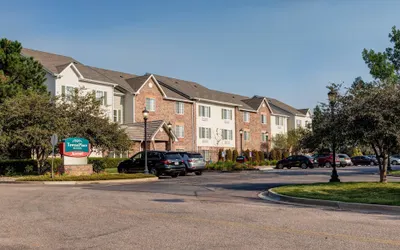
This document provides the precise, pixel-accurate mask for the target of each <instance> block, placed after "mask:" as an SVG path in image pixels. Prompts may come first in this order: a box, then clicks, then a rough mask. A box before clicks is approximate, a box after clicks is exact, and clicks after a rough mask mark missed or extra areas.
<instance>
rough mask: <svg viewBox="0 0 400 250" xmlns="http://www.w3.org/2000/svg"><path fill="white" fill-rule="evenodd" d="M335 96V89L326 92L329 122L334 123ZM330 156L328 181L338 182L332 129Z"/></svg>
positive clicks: (334, 139)
mask: <svg viewBox="0 0 400 250" xmlns="http://www.w3.org/2000/svg"><path fill="white" fill-rule="evenodd" d="M336 98H337V91H336V90H334V89H331V90H330V91H329V93H328V99H329V104H330V106H331V122H332V123H334V121H335V103H336ZM332 154H333V155H332V156H333V160H332V161H333V164H332V175H331V179H330V180H329V182H340V179H339V175H338V173H337V170H336V134H335V131H333V135H332Z"/></svg>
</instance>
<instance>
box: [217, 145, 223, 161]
mask: <svg viewBox="0 0 400 250" xmlns="http://www.w3.org/2000/svg"><path fill="white" fill-rule="evenodd" d="M222 151H224V150H223V149H222V148H220V149H218V161H223V159H222Z"/></svg>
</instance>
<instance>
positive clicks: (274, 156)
mask: <svg viewBox="0 0 400 250" xmlns="http://www.w3.org/2000/svg"><path fill="white" fill-rule="evenodd" d="M271 160H279V152H278V150H277V149H272V150H271Z"/></svg>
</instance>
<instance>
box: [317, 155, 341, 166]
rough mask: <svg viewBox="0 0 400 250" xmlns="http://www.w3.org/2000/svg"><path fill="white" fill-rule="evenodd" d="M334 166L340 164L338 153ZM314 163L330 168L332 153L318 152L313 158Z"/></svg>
mask: <svg viewBox="0 0 400 250" xmlns="http://www.w3.org/2000/svg"><path fill="white" fill-rule="evenodd" d="M335 158H336V159H335V164H336V166H340V158H339V157H338V155H336V157H335ZM314 164H315V165H317V166H319V167H327V168H330V167H332V165H333V154H320V155H317V156H316V157H315V158H314Z"/></svg>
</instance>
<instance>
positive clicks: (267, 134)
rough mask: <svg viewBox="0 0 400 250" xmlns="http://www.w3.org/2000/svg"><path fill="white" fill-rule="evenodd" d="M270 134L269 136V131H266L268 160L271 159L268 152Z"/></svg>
mask: <svg viewBox="0 0 400 250" xmlns="http://www.w3.org/2000/svg"><path fill="white" fill-rule="evenodd" d="M268 136H269V133H268V132H267V133H265V142H266V143H267V145H266V148H267V157H268V160H269V153H268V147H269V143H268Z"/></svg>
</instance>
